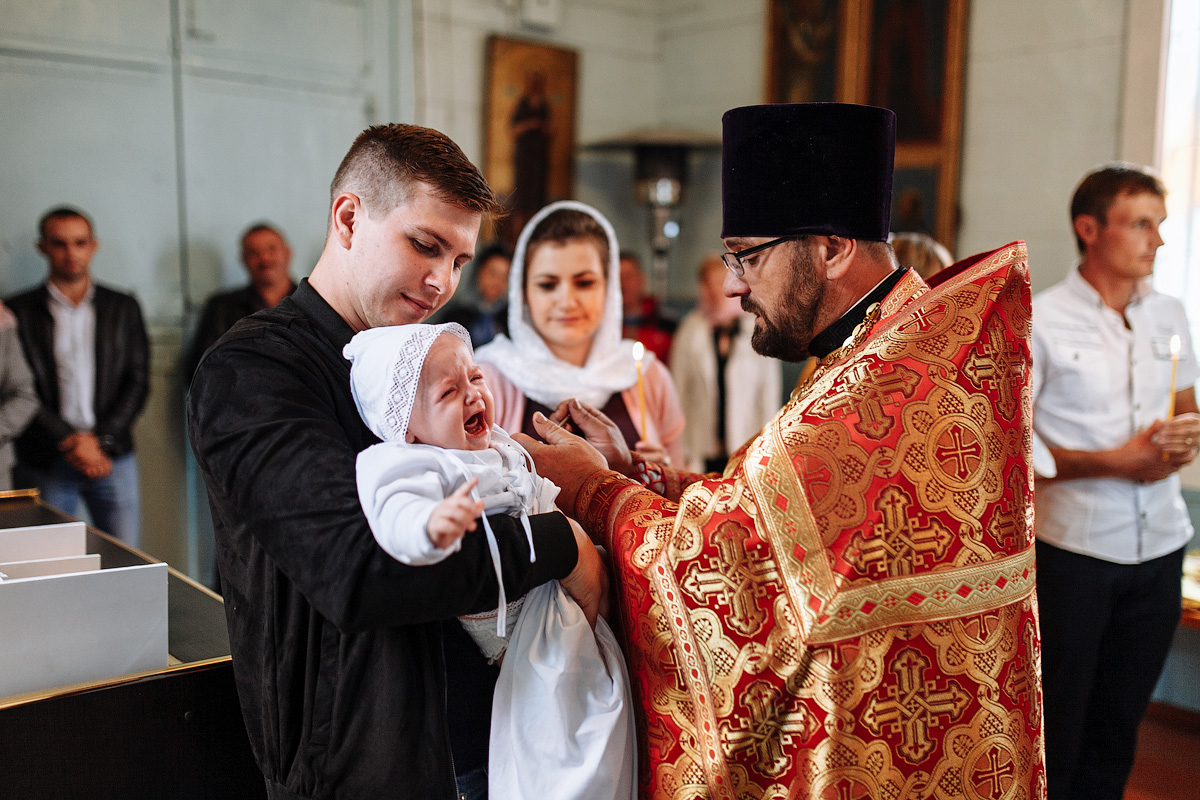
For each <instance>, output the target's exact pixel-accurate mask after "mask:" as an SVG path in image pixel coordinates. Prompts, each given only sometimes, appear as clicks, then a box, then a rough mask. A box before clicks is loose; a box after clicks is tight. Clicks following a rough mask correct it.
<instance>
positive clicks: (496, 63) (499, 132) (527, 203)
mask: <svg viewBox="0 0 1200 800" xmlns="http://www.w3.org/2000/svg"><path fill="white" fill-rule="evenodd" d="M577 61H578V54H577V53H576V52H575V51H574V50H566V49H563V48H560V47H552V46H549V45H544V44H534V43H532V42H525V41H521V40H518V39H508V38H505V37H501V36H493V37H492V38H491V39H489V40H488V57H487V69H488V75H487V88H486V92H487V96H486V98H485V104H484V105H485V109H486V111H485V118H484V119H485V122H484V124H485V126H486V130H485V131H484V133H485V142H486V156H485V159H484V173H485V174H486V176H487V179H488V183H490V184H491V186H492V188H493V189H494V190H495V191H496V192H497V193H498V194H500V195H501V197H502V198H504V201H505V207H506V209H507V211H508V212H509V214H508V217H507V218H506V219H504V220H501V221H500V223H498V230H497V231H496V232H495V233H496V234H497V236H498V238H501V239H504V240H505V241H506V242H508V243H509V244H510V245H511V244H513V242H514V241H515V239H516V236H517V234H519V233H520V231H521V228H522V227H524V225H525V223H526V222H527V221H528V220H529V218H530V217H532V216H533V215H534V214H535V213H537V211H538V210H539V209H540V208H542V206H544V205H546V204H547V203H549V202H552V201H554V200H562V199H566V198H569V197H571V195H572V191H573V186H572V184H573V181H574V150H575V75H576V64H577Z"/></svg>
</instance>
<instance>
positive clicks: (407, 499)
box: [356, 442, 462, 566]
mask: <svg viewBox="0 0 1200 800" xmlns="http://www.w3.org/2000/svg"><path fill="white" fill-rule="evenodd" d="M445 471H446V470H445V465H444V464H442V463H440V462H439V460H438V459H437V458H435V457H433V454H432V453H429V452H424V451H419V450H414V449H412V448H406V447H397V446H395V445H390V444H389V443H387V442H384V443H382V444H377V445H374V446H372V447H368V448H367V449H366V450H364V451H362V452H361V453H359V454H358V460H357V464H356V472H357V480H358V499H359V502H360V503H362V509H363V513H364V514H365V515H366V517H367V522H368V523H369V524H370V526H371V533H373V534H375V541H376V542H378V543H379V546H380V547H382V548H383V550H384V552H386V553H387V554H388V555H390V556H391V557H392V558H394V559H396V560H397V561H401V562H403V563H405V564H411V565H412V566H425V565H428V564H436V563H437V562H439V561H441V560H442V559H444V558H446V557H447V556H449V555H450V554H451V553H456V552H458V550H459V548H460V547H461V546H462V544H461V541H460V540H456V541H455V542H454V543H453V544H452V545H450V546H449V547H447V548H445V549H444V550H443V549H440V548H437V547H435V546H434V544H433V542H432V541H430V539H429V534H428V533H427V532H426V527H427V526H428V524H429V516H430V514H432V513H433V509H434V508H435V507H436V506H437V504H438V503H440V502H442V501H443V500H444V499H446V496H447V495H449V494H450V492H451V491H453V486H452V483H451V482H450V481H449V480H448V479H447V477H446V474H445Z"/></svg>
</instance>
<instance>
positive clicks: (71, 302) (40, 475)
mask: <svg viewBox="0 0 1200 800" xmlns="http://www.w3.org/2000/svg"><path fill="white" fill-rule="evenodd" d="M39 231H40V234H41V237H40V239H39V240H38V245H37V247H38V250H40V251H41V253H42V255H44V256H45V257H46V261H47V262H48V263H49V266H50V274H49V276H48V278H47V280H46V282H45V283H43V284H42V285H41V286H38V287H36V288H34V289H31V290H29V291H27V292H24V293H22V294H18V295H16V296H14V297H12V298H10V299H9V300H8V301H7V303H8V307H9V308H10V309H11V310H12V312H13V314H15V315H16V317H17V321H18V325H17V330H18V331H19V333H20V337H21V347H22V349H23V350H24V352H25V358H26V360H27V361H28V362H29V366H30V368H31V369H32V370H33V376H34V383H35V385H36V387H37V393H38V399H39V400H40V401H41V408H40V409H39V410H38V413H37V416H36V417H34V420H33V422H32V423H31V424H30V425H29V427H28V428H26V429H25V433H24V434H22V435H21V437H20V438H19V439H17V468H16V471H15V480H16V483H17V485H19V486H36V487H37V488H38V489H39V490H40V491H41V494H42V499H44V500H45V501H46V502H47V503H49V504H50V505H52V506H55V507H57V508H60V509H62V510H63V511H65V512H66V513H68V514H71V515H75V514H76V513H77V509H78V505H79V500H80V498H81V497H82V498H83V501H84V502H85V503H86V504H87V508H88V513H89V514H91V517H92V523H93V524H95V526H96V527H97V528H100V530H103V531H106V532H108V533H111V534H112V535H114V536H117V537H119V538H120V539H122V540H123V541H125V542H127V543H128V544H131V545H133V546H135V547H136V546H137V544H138V541H139V539H140V535H141V498H140V489H139V486H138V469H137V460H136V457H135V456H134V453H133V436H132V435H131V433H130V431H131V429H132V428H133V423H134V420H136V419H137V417H138V415H139V414H140V413H141V411H142V406H144V405H145V403H146V395H147V393H148V392H149V388H150V344H149V340H148V339H147V337H146V326H145V324H144V323H143V321H142V310H141V307H140V306H139V305H138V302H137V300H135V299H134V298H133V297H132V296H131V295H128V294H123V293H121V292H118V291H114V290H113V289H109V288H107V287H105V286H101V285H99V284H97V283H96V282H94V281H93V280H92V278H91V262H92V256H93V255H95V253H96V249H97V248H98V247H99V246H100V243H99V241H98V240H97V239H96V237H95V234H94V232H93V227H92V222H91V220H90V219H89V218H88V217H87V215H85V214H84V213H83V212H82V211H79V210H78V209H74V208H69V207H66V206H63V207H60V208H55V209H52V210H50V211H48V212H46V214H44V215H43V216H42V219H41V221H40V222H39Z"/></svg>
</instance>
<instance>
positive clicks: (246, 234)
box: [238, 220, 287, 244]
mask: <svg viewBox="0 0 1200 800" xmlns="http://www.w3.org/2000/svg"><path fill="white" fill-rule="evenodd" d="M259 231H270V232H271V233H273V234H275V235H276V236H278V237H279V238H280V239H282V240H283V243H284V244H287V237H286V236H284V235H283V231H281V230H279V228H278V227H277V226H275V225H273V224H272V223H270V222H267V221H266V220H260V221H258V222H256V223H254V224H253V225H251V226H250V227H248V228H246V230H244V231H242V236H241V238H240V239H238V242H240V243H241V244H245V243H246V239H248V238H250V236H252V235H253V234H256V233H258V232H259Z"/></svg>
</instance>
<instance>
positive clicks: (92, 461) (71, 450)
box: [58, 431, 112, 480]
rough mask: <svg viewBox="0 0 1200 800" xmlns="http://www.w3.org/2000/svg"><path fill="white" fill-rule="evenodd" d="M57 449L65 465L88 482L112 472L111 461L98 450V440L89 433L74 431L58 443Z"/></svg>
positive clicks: (94, 435)
mask: <svg viewBox="0 0 1200 800" xmlns="http://www.w3.org/2000/svg"><path fill="white" fill-rule="evenodd" d="M58 449H59V450H61V451H62V453H63V457H64V458H65V459H66V460H67V463H68V464H70V465H71V466H72V467H73V468H74V469H76V470H77V471H79V472H81V473H83V475H84V477H86V478H88V479H89V480H95V479H96V478H103V477H105V476H106V475H108V473H110V472H112V459H110V458H109V457H108V456H107V455H106V454H105V452H104V451H103V450H101V449H100V440H99V439H97V438H96V434H94V433H92V432H91V431H76V432H75V433H73V434H71V435H70V436H68V437H67V438H65V439H63V440H62V441H61V442H59V443H58Z"/></svg>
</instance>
